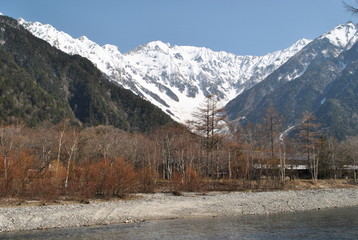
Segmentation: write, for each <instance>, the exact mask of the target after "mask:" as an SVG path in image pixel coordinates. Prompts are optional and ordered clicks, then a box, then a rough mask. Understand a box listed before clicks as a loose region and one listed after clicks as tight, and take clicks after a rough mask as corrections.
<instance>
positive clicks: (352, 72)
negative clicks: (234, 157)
mask: <svg viewBox="0 0 358 240" xmlns="http://www.w3.org/2000/svg"><path fill="white" fill-rule="evenodd" d="M357 38H358V32H357V25H355V24H353V23H347V24H344V25H339V26H338V27H336V28H335V29H333V30H332V31H329V32H327V33H325V34H323V35H322V36H320V37H319V38H317V39H315V40H313V41H312V42H310V43H309V44H308V45H307V46H305V47H304V48H303V49H302V50H301V51H300V52H298V53H297V54H296V55H295V56H293V57H292V58H291V59H290V60H288V61H287V62H286V63H285V64H283V65H282V66H280V67H279V68H278V69H277V70H275V71H274V72H273V73H272V74H270V75H269V76H268V77H266V78H265V79H264V80H263V81H261V82H260V83H258V84H256V85H255V86H254V87H252V88H251V89H248V90H246V91H244V92H243V93H242V94H240V95H239V96H237V97H236V98H235V99H233V100H232V101H230V102H229V103H228V104H227V106H226V109H227V112H228V113H229V116H230V118H231V119H232V120H236V121H241V122H245V121H250V122H259V121H260V119H262V117H263V114H264V112H265V109H266V108H267V107H268V105H269V104H272V105H273V106H274V107H275V108H276V109H277V110H278V111H279V113H281V115H282V116H283V117H284V119H285V125H286V126H287V127H289V126H294V125H296V124H297V123H298V122H299V120H300V118H301V115H302V113H303V112H304V111H310V112H312V113H314V114H315V115H316V117H317V118H318V120H319V122H320V123H321V125H322V126H323V127H324V129H325V133H327V134H333V135H335V136H337V137H339V138H344V137H346V136H349V135H357V131H355V132H354V130H353V129H355V130H357V129H358V128H357V127H358V121H357V119H356V118H357V117H356V116H357V114H358V111H357V108H356V101H357V100H356V99H358V91H354V90H355V89H356V84H357V81H358V79H357V77H356V76H357V62H358V53H357ZM348 99H349V100H348Z"/></svg>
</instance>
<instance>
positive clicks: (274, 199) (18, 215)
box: [0, 188, 358, 231]
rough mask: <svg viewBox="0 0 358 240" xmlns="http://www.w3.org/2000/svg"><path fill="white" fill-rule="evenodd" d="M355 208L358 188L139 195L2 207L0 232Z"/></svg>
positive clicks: (0, 209)
mask: <svg viewBox="0 0 358 240" xmlns="http://www.w3.org/2000/svg"><path fill="white" fill-rule="evenodd" d="M348 206H358V188H344V189H318V190H301V191H272V192H230V193H225V192H209V193H182V195H181V196H174V195H173V194H170V193H156V194H137V198H136V199H131V200H122V201H108V202H90V203H89V204H63V205H50V206H17V207H2V208H0V231H21V230H33V229H46V228H63V227H79V226H88V225H101V224H112V223H128V222H137V221H145V220H150V219H167V218H188V217H220V216H238V215H244V214H271V213H280V212H293V211H307V210H314V209H323V208H335V207H348Z"/></svg>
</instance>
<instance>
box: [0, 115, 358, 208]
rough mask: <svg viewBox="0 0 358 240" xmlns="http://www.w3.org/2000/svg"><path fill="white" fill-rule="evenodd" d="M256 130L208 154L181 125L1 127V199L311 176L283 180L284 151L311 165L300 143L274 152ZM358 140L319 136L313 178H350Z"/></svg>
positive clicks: (231, 186)
mask: <svg viewBox="0 0 358 240" xmlns="http://www.w3.org/2000/svg"><path fill="white" fill-rule="evenodd" d="M260 127H261V129H260ZM261 130H262V125H254V124H251V125H248V126H247V127H246V128H244V129H239V130H238V131H237V133H236V134H235V136H230V135H226V136H225V139H223V140H222V141H221V142H220V146H218V148H216V149H215V151H210V152H208V151H206V149H205V148H203V143H205V141H204V140H205V139H204V140H203V138H202V137H201V136H200V135H197V134H193V133H191V132H190V131H189V130H188V129H187V128H186V127H178V126H175V127H172V126H168V127H162V128H161V129H158V130H157V131H153V132H151V133H146V134H141V133H128V132H124V131H122V130H119V129H116V128H114V127H111V126H97V127H89V128H79V127H78V126H77V127H74V126H70V125H69V122H67V121H64V122H62V123H60V124H58V125H57V126H46V127H40V128H36V129H32V128H25V127H23V126H22V125H19V124H18V125H14V126H0V197H19V198H36V199H43V200H46V201H50V200H55V199H57V198H60V197H66V198H78V199H86V198H95V197H101V198H110V197H125V196H127V195H128V194H130V193H135V192H145V193H148V192H156V191H205V190H225V191H231V190H245V189H255V190H256V189H277V188H283V187H284V186H285V182H287V181H288V179H291V180H292V179H295V178H300V177H304V178H310V177H311V175H310V174H311V172H310V170H309V169H308V170H307V171H306V172H303V171H301V172H299V171H293V170H287V173H286V175H283V174H282V173H280V171H278V168H279V166H275V164H276V165H277V163H270V164H271V165H269V164H267V163H268V160H270V159H274V158H275V159H276V155H277V156H283V154H284V156H298V158H301V159H302V164H309V163H308V162H306V163H305V156H306V155H304V154H302V146H299V145H300V141H297V140H295V139H292V140H291V139H289V138H288V136H286V137H285V139H284V140H285V145H284V146H282V145H281V146H280V147H281V148H279V147H277V145H275V144H278V143H277V142H275V141H277V139H276V138H277V137H272V136H276V135H277V134H272V133H271V132H268V131H266V132H265V131H261ZM267 133H269V134H267ZM263 134H265V136H266V137H265V136H264V135H263ZM267 136H271V137H270V138H267ZM223 137H224V136H223ZM264 139H269V140H266V141H265V140H264ZM357 143H358V141H357V139H356V138H351V139H348V140H347V141H346V142H342V143H339V142H337V141H329V142H328V141H327V142H326V141H325V139H323V138H320V145H317V147H315V148H314V150H315V155H313V154H312V156H317V157H319V161H317V164H319V167H318V168H317V171H318V172H316V176H318V177H319V178H320V179H322V178H332V177H333V178H349V179H352V181H356V178H357V177H356V176H357V172H356V171H357V170H356V169H354V168H353V169H354V170H350V169H347V166H357V165H358V160H357V159H358V154H357V151H356V149H357ZM281 144H282V143H281ZM267 146H269V147H267ZM282 147H284V148H282ZM282 151H286V152H282ZM208 153H210V154H209V155H208ZM279 154H281V155H279ZM267 156H269V159H268V157H267ZM338 156H339V161H338ZM208 157H210V158H208ZM306 158H307V157H306ZM209 160H210V161H209ZM285 160H286V162H287V164H291V162H290V159H285ZM282 176H286V177H285V178H283V177H282Z"/></svg>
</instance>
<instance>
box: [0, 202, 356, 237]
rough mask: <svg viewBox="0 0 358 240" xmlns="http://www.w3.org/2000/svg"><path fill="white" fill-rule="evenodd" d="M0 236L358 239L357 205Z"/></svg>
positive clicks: (11, 233)
mask: <svg viewBox="0 0 358 240" xmlns="http://www.w3.org/2000/svg"><path fill="white" fill-rule="evenodd" d="M0 239H36V240H41V239H51V240H57V239H61V240H63V239H76V240H80V239H89V240H91V239H96V240H97V239H101V240H103V239H175V240H179V239H248V240H251V239H265V240H270V239H290V240H295V239H297V240H298V239H299V240H303V239H317V240H318V239H320V240H323V239H324V240H328V239H352V240H353V239H354V240H356V239H358V207H350V208H336V209H325V210H315V211H306V212H296V213H284V214H273V215H265V216H262V215H261V216H239V217H219V218H192V219H170V220H151V221H146V222H142V223H131V224H118V225H107V226H92V227H80V228H66V229H50V230H36V231H24V232H10V233H0Z"/></svg>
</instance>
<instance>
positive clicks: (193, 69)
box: [19, 19, 310, 122]
mask: <svg viewBox="0 0 358 240" xmlns="http://www.w3.org/2000/svg"><path fill="white" fill-rule="evenodd" d="M19 23H20V24H22V25H23V26H24V27H25V28H26V29H28V30H29V31H30V32H32V33H33V34H34V35H35V36H37V37H39V38H42V39H44V40H46V41H47V42H49V43H50V44H51V45H52V46H55V47H57V48H58V49H60V50H62V51H65V52H67V53H69V54H72V55H73V54H79V55H81V56H83V57H86V58H88V59H89V60H91V61H92V62H93V63H94V64H95V65H96V66H97V67H98V68H99V69H100V70H101V71H102V72H104V73H105V74H107V75H108V76H109V77H110V79H111V80H112V81H115V82H117V83H119V84H120V85H122V86H123V87H125V88H127V89H130V90H131V91H133V92H134V93H136V94H137V95H139V96H141V97H143V98H144V99H147V100H149V101H150V102H152V103H153V104H155V105H157V106H158V107H160V108H161V109H162V110H163V111H166V112H167V113H168V114H170V115H171V116H172V117H173V118H174V119H175V120H177V121H180V122H185V121H186V120H188V119H190V118H191V114H192V112H193V111H194V110H195V109H196V108H197V107H198V106H199V104H200V103H201V102H202V101H203V100H204V99H205V96H207V95H210V94H215V95H217V97H218V100H220V101H221V102H222V104H225V103H227V102H228V101H229V100H231V99H232V98H234V97H235V96H236V95H238V94H240V93H241V92H242V91H243V90H245V89H247V88H250V87H252V86H253V85H255V84H256V83H258V82H260V81H261V80H262V79H264V78H265V77H266V76H267V75H269V74H270V73H271V72H273V71H274V70H275V69H277V68H278V67H279V66H280V65H281V64H283V63H284V62H285V61H287V60H288V59H289V58H290V57H291V56H292V55H294V54H295V53H297V52H298V51H299V50H300V49H302V47H304V46H305V45H306V44H308V43H309V42H310V40H307V39H301V40H298V41H297V42H296V43H295V44H293V45H292V46H291V47H288V48H286V49H284V50H282V51H276V52H273V53H269V54H267V55H265V56H249V55H247V56H238V55H235V54H231V53H227V52H223V51H221V52H214V51H212V50H210V49H208V48H203V47H202V48H198V47H192V46H176V45H173V46H171V45H170V44H168V43H163V42H161V41H153V42H150V43H147V44H144V45H141V46H138V47H137V48H136V49H133V50H131V51H129V52H127V53H124V54H122V53H120V52H119V50H118V47H116V46H114V45H104V46H102V47H101V46H99V45H98V44H96V43H94V42H92V41H91V40H89V39H88V38H86V37H80V38H77V39H73V38H72V37H71V36H69V35H68V34H66V33H64V32H60V31H57V30H56V29H55V28H54V27H52V26H51V25H48V24H45V25H44V24H41V23H39V22H35V23H31V22H26V21H25V20H23V19H19Z"/></svg>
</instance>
